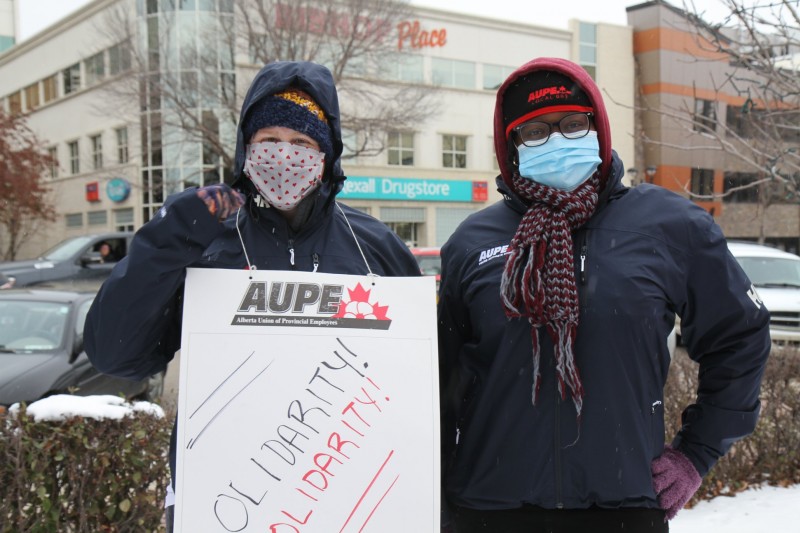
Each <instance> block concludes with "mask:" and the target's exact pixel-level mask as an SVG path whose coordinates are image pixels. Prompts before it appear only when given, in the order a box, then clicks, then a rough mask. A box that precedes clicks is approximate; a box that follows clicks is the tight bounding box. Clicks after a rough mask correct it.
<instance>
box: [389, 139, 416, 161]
mask: <svg viewBox="0 0 800 533" xmlns="http://www.w3.org/2000/svg"><path fill="white" fill-rule="evenodd" d="M387 146H388V149H387V153H388V156H389V164H390V165H400V166H405V167H410V166H413V165H414V133H412V132H402V131H390V132H389V135H388V141H387Z"/></svg>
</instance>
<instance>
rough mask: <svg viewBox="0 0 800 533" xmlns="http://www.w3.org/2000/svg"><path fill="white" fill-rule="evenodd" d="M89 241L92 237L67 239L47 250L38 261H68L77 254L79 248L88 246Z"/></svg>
mask: <svg viewBox="0 0 800 533" xmlns="http://www.w3.org/2000/svg"><path fill="white" fill-rule="evenodd" d="M91 240H92V237H75V238H72V239H67V240H66V241H63V242H60V243H58V244H57V245H55V246H54V247H52V248H50V249H49V250H47V251H46V252H45V253H44V254H42V256H41V258H40V259H47V260H48V261H64V260H65V259H69V258H70V257H72V256H73V255H75V254H76V253H77V252H79V251H80V250H81V248H83V247H84V246H86V245H87V244H89V242H90V241H91Z"/></svg>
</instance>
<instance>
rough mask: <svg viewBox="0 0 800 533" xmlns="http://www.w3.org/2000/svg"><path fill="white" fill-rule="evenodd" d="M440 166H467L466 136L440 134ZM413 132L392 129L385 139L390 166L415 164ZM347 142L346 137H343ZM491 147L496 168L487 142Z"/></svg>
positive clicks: (492, 146)
mask: <svg viewBox="0 0 800 533" xmlns="http://www.w3.org/2000/svg"><path fill="white" fill-rule="evenodd" d="M441 140H442V167H443V168H467V166H468V165H467V164H468V158H467V155H468V151H467V136H466V135H453V134H442V136H441ZM414 141H415V134H414V132H406V131H392V132H389V134H388V136H387V139H386V158H387V161H386V162H387V163H388V164H389V165H390V166H403V167H413V166H414V165H415V162H414V161H415V152H416V149H415V142H414ZM345 144H347V139H345ZM489 144H490V145H491V148H492V152H491V154H490V160H491V161H493V162H494V167H493V168H497V162H496V159H495V155H494V143H493V142H490V143H489Z"/></svg>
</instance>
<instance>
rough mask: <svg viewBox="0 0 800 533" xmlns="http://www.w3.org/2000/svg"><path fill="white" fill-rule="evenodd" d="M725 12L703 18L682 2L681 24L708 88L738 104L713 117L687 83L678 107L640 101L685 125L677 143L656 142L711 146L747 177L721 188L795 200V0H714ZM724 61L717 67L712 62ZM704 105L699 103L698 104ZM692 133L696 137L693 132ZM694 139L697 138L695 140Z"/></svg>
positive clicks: (799, 50) (798, 129) (799, 25)
mask: <svg viewBox="0 0 800 533" xmlns="http://www.w3.org/2000/svg"><path fill="white" fill-rule="evenodd" d="M719 1H720V3H721V4H723V5H724V6H725V8H726V11H727V12H728V15H727V17H725V19H724V20H722V21H721V22H719V23H716V24H713V25H712V24H709V23H707V22H706V21H705V19H704V18H703V17H704V15H705V14H704V13H703V12H699V11H698V10H697V9H696V8H695V7H694V5H693V4H692V3H687V4H684V6H683V8H684V14H685V17H684V18H685V21H686V23H687V26H686V27H688V28H689V29H690V30H691V31H693V33H694V41H695V45H696V50H697V51H698V52H697V54H696V57H694V58H693V59H692V61H694V62H695V63H697V64H700V65H701V66H706V67H707V70H706V72H705V73H704V75H705V76H708V77H707V78H705V79H702V80H698V81H699V82H702V83H703V84H704V85H706V84H707V83H709V82H710V83H711V86H712V87H713V92H714V93H724V94H728V95H736V96H738V97H739V98H740V99H741V101H742V102H743V104H742V105H732V104H728V105H727V106H726V108H725V114H724V116H718V114H719V113H720V105H719V103H718V102H710V103H707V102H706V101H704V100H703V98H702V97H701V96H700V95H699V91H698V90H695V91H694V94H692V95H691V96H690V97H687V98H685V99H683V101H682V102H681V104H680V105H678V106H668V105H661V106H659V107H653V106H648V104H647V99H646V98H642V99H641V100H642V101H643V106H644V108H645V109H646V111H647V112H651V113H657V114H659V115H660V116H661V117H662V120H666V121H670V122H671V123H672V126H673V127H674V128H676V129H682V130H684V132H685V135H683V138H684V139H685V142H683V143H680V142H678V143H664V142H660V141H655V140H653V139H647V138H646V137H645V141H646V142H647V141H649V142H658V144H660V145H661V146H665V147H668V148H674V149H680V150H689V151H718V152H721V153H724V154H725V156H726V162H727V165H726V166H732V167H738V168H740V169H742V171H743V173H745V172H746V173H747V175H748V176H749V177H748V178H747V179H746V180H743V181H742V182H739V183H736V184H734V185H733V186H731V187H729V188H728V190H727V191H726V193H725V194H734V193H737V192H740V191H741V190H742V189H747V188H757V189H758V196H759V198H760V200H761V202H762V203H763V204H764V206H768V205H769V204H770V203H771V202H772V201H774V200H775V199H776V198H778V197H779V198H786V197H787V195H788V196H791V197H793V198H794V197H796V198H798V199H800V190H799V188H800V154H798V142H800V75H799V74H798V69H799V68H800V18H798V11H797V4H798V2H797V0H755V1H753V0H749V1H747V0H719ZM720 64H722V65H724V66H723V68H720V67H719V65H720ZM704 106H705V107H704ZM698 134H700V137H698ZM698 139H700V140H699V141H698ZM681 187H682V188H683V189H684V190H685V192H686V193H687V194H689V195H692V196H693V197H695V198H698V199H713V198H717V197H718V196H719V195H714V194H711V193H709V192H708V191H692V190H691V189H690V187H689V185H688V184H681Z"/></svg>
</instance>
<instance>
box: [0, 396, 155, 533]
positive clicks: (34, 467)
mask: <svg viewBox="0 0 800 533" xmlns="http://www.w3.org/2000/svg"><path fill="white" fill-rule="evenodd" d="M170 430H171V424H170V422H169V421H168V420H167V419H165V418H164V413H163V411H162V410H161V408H160V407H158V406H157V405H154V404H150V403H146V402H137V403H134V404H133V405H131V404H128V403H126V402H125V401H124V400H123V399H121V398H117V397H115V396H89V397H85V398H84V397H77V396H66V395H61V396H51V397H49V398H46V399H44V400H40V401H38V402H35V403H33V404H31V405H30V406H28V407H27V408H26V407H25V406H13V407H12V408H11V410H10V411H9V413H8V414H7V415H6V416H5V417H2V418H0V532H2V533H11V532H14V533H40V532H41V533H45V532H53V531H70V532H75V533H89V532H91V533H96V532H98V531H107V532H120V533H121V532H128V531H130V532H134V531H135V532H142V531H158V530H159V528H161V518H162V516H163V502H164V496H165V491H166V487H167V483H168V480H169V473H168V470H169V469H168V465H167V449H168V446H169V437H170Z"/></svg>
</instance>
